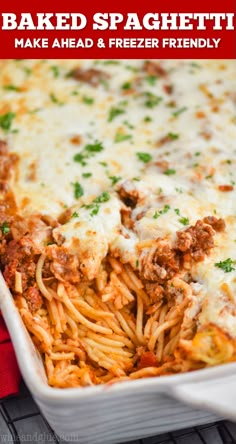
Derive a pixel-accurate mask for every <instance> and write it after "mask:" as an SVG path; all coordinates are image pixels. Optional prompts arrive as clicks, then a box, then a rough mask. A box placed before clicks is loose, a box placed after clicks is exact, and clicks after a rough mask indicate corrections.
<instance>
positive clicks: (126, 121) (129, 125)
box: [123, 120, 135, 129]
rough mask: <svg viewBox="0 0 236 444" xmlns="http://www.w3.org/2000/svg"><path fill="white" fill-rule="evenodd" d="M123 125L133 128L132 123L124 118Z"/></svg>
mask: <svg viewBox="0 0 236 444" xmlns="http://www.w3.org/2000/svg"><path fill="white" fill-rule="evenodd" d="M123 124H124V125H126V126H127V127H128V128H129V129H134V128H135V127H134V125H131V123H129V122H128V120H124V122H123Z"/></svg>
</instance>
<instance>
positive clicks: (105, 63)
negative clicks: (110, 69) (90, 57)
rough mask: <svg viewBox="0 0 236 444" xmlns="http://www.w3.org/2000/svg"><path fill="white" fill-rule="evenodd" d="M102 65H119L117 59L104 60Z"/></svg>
mask: <svg viewBox="0 0 236 444" xmlns="http://www.w3.org/2000/svg"><path fill="white" fill-rule="evenodd" d="M103 65H120V62H119V60H104V62H103Z"/></svg>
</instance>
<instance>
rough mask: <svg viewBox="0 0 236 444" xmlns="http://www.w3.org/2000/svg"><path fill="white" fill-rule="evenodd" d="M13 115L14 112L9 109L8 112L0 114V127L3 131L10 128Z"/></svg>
mask: <svg viewBox="0 0 236 444" xmlns="http://www.w3.org/2000/svg"><path fill="white" fill-rule="evenodd" d="M15 117H16V115H15V113H13V112H11V111H10V112H9V113H6V114H2V115H1V116H0V127H1V128H2V129H3V130H4V131H9V130H10V129H11V125H12V122H13V119H14V118H15Z"/></svg>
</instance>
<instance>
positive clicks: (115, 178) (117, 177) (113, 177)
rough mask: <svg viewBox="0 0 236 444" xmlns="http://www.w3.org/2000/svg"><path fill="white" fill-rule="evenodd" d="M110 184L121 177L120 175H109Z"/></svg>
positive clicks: (113, 183)
mask: <svg viewBox="0 0 236 444" xmlns="http://www.w3.org/2000/svg"><path fill="white" fill-rule="evenodd" d="M109 179H110V181H111V184H112V186H114V185H115V184H116V183H117V182H119V180H120V179H121V177H120V176H109Z"/></svg>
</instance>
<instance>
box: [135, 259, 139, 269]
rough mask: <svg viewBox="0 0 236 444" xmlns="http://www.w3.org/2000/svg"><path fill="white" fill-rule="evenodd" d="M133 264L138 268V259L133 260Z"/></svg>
mask: <svg viewBox="0 0 236 444" xmlns="http://www.w3.org/2000/svg"><path fill="white" fill-rule="evenodd" d="M135 266H136V268H138V266H139V261H138V259H137V260H136V262H135Z"/></svg>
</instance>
